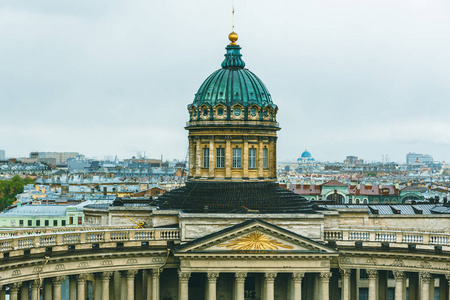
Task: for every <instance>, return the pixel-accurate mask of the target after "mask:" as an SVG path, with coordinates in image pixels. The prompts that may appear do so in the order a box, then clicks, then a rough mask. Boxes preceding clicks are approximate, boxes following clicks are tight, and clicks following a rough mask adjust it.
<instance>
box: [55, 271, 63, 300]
mask: <svg viewBox="0 0 450 300" xmlns="http://www.w3.org/2000/svg"><path fill="white" fill-rule="evenodd" d="M65 278H66V276H58V277H54V278H53V280H52V282H53V300H61V284H62V282H63V281H64V279H65Z"/></svg>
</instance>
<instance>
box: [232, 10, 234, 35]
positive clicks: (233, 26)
mask: <svg viewBox="0 0 450 300" xmlns="http://www.w3.org/2000/svg"><path fill="white" fill-rule="evenodd" d="M232 32H234V5H233V30H232Z"/></svg>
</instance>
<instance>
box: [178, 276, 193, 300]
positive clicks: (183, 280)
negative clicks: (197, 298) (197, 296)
mask: <svg viewBox="0 0 450 300" xmlns="http://www.w3.org/2000/svg"><path fill="white" fill-rule="evenodd" d="M190 277H191V273H189V272H181V271H180V272H178V280H179V288H178V293H179V295H178V299H180V300H188V299H189V278H190Z"/></svg>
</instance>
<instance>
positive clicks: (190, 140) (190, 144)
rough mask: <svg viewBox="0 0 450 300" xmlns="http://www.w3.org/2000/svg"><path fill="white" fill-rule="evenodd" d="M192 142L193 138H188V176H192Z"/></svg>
mask: <svg viewBox="0 0 450 300" xmlns="http://www.w3.org/2000/svg"><path fill="white" fill-rule="evenodd" d="M193 170H194V141H193V137H192V136H190V137H189V176H194V172H193Z"/></svg>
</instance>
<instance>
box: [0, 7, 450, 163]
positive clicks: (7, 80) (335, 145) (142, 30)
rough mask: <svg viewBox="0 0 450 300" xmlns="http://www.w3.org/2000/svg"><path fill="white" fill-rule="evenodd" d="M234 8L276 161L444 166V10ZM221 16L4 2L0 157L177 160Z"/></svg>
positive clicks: (215, 56) (212, 11)
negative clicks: (417, 159)
mask: <svg viewBox="0 0 450 300" xmlns="http://www.w3.org/2000/svg"><path fill="white" fill-rule="evenodd" d="M234 4H235V6H236V32H237V33H238V34H239V37H240V39H239V41H238V44H240V45H241V46H242V48H243V49H242V54H243V59H244V61H245V62H246V63H247V67H248V68H249V69H250V70H251V71H253V72H255V73H257V74H258V75H259V76H260V77H261V79H262V80H263V81H264V83H265V84H266V85H267V88H268V90H269V91H270V92H271V94H272V98H273V99H274V101H275V102H276V103H277V104H278V106H279V108H280V111H279V114H278V121H279V122H280V126H281V127H282V130H281V131H280V133H279V141H278V153H279V160H280V161H283V160H292V159H296V158H297V157H299V156H300V154H301V152H303V149H304V148H305V147H308V149H310V151H311V153H312V154H313V156H314V157H315V158H317V159H318V160H322V161H323V160H329V161H343V160H344V159H345V157H346V156H347V155H355V156H358V157H360V158H362V159H364V160H366V161H379V160H381V157H382V155H383V154H389V156H390V157H391V160H392V161H397V162H404V161H405V156H406V154H407V153H409V152H418V153H427V154H431V155H432V156H433V158H434V159H435V160H438V161H445V160H446V159H448V157H446V154H447V153H448V147H449V144H450V125H449V122H448V119H449V117H450V113H449V111H450V104H449V103H448V101H446V99H448V96H450V85H449V84H448V78H450V71H449V70H450V68H449V66H450V59H449V58H448V55H447V53H448V52H449V50H450V39H449V37H448V35H447V32H448V31H449V29H450V21H449V19H450V18H449V17H448V3H446V2H445V1H434V2H433V3H427V2H425V1H417V0H415V1H397V2H396V3H390V2H387V1H381V2H377V3H370V2H368V1H367V2H366V1H363V2H356V1H347V2H343V1H334V2H330V1H318V2H314V3H302V2H300V3H289V5H290V7H292V8H291V9H289V10H287V9H286V5H287V3H280V4H279V5H277V6H274V5H273V4H272V3H270V2H268V1H260V2H256V1H246V2H237V1H236V3H234ZM283 4H286V5H283ZM230 6H231V4H230V3H228V2H227V3H209V2H207V1H197V2H195V3H183V2H171V3H152V4H149V3H145V2H139V1H138V2H133V4H130V3H126V2H121V1H118V2H114V3H109V2H107V1H99V2H96V3H94V4H93V3H91V2H88V1H77V3H58V4H57V6H56V2H52V1H50V2H46V4H45V5H44V4H42V3H41V4H37V3H33V2H22V3H16V2H14V1H6V2H3V3H2V4H1V5H0V7H1V8H2V9H1V10H0V15H1V18H0V20H1V21H0V25H1V26H0V38H2V40H4V41H6V42H5V45H4V47H2V49H0V57H1V58H0V61H1V62H2V66H3V68H2V69H1V70H0V79H1V80H2V83H3V85H4V88H2V89H1V90H0V99H1V100H0V105H1V107H2V111H4V115H5V117H4V118H2V121H1V128H0V134H1V136H2V142H3V143H2V149H4V150H5V151H6V156H9V157H11V156H28V154H29V152H31V151H34V150H39V151H76V152H80V153H83V154H85V155H87V156H100V157H103V156H104V155H115V154H117V155H118V156H119V157H120V158H125V157H131V156H132V155H135V154H136V152H137V151H146V154H147V156H148V157H160V154H161V153H162V154H163V155H164V157H167V158H168V159H173V158H183V157H185V153H186V148H187V144H188V140H187V132H186V131H185V130H183V129H182V127H183V125H184V124H185V122H186V121H188V112H187V110H186V106H187V104H188V103H190V102H191V101H192V100H193V98H194V94H195V93H196V91H197V89H198V87H199V86H200V84H201V82H202V81H203V79H204V78H205V76H207V75H209V74H210V73H212V72H213V71H214V70H216V69H218V68H219V67H220V66H219V64H218V63H217V62H218V61H219V62H220V61H221V60H222V55H223V53H224V49H223V48H224V47H225V45H226V44H227V43H228V41H227V35H228V33H229V32H230V31H231V14H230V11H231V7H230ZM199 37H208V38H199ZM262 62H264V63H262ZM174 82H176V86H175V87H174V86H172V84H173V83H174Z"/></svg>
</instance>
